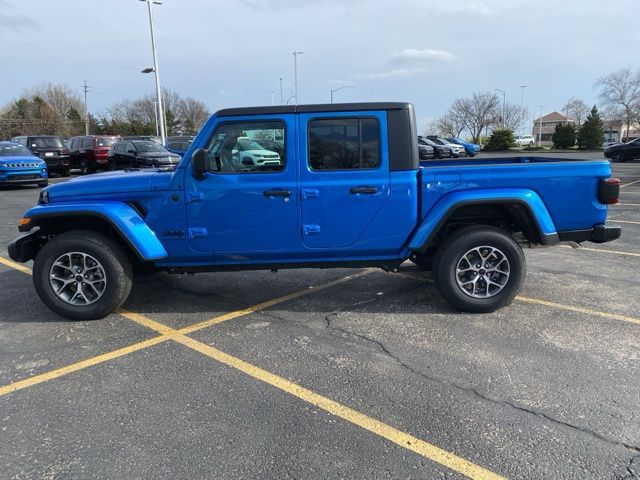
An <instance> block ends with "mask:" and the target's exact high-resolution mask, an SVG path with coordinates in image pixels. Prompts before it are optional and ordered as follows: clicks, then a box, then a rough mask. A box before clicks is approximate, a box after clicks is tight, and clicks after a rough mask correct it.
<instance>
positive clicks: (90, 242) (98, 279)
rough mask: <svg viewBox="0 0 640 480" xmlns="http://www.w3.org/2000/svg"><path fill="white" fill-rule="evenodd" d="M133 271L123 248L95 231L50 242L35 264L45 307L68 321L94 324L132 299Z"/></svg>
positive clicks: (40, 293) (41, 297)
mask: <svg viewBox="0 0 640 480" xmlns="http://www.w3.org/2000/svg"><path fill="white" fill-rule="evenodd" d="M132 276H133V275H132V269H131V263H130V262H129V259H128V258H127V256H126V255H125V254H124V252H123V251H122V249H121V248H120V247H119V246H118V245H117V244H116V243H115V242H114V241H113V240H111V239H110V238H109V237H107V236H105V235H103V234H101V233H99V232H95V231H80V230H78V231H73V232H67V233H63V234H61V235H58V236H57V237H54V238H53V239H52V240H49V241H48V242H47V243H46V244H45V245H44V246H43V247H42V249H41V250H40V251H39V252H38V255H37V256H36V259H35V261H34V265H33V284H34V286H35V289H36V292H37V294H38V296H39V297H40V299H41V300H42V302H43V303H44V304H45V305H46V306H47V307H49V308H50V309H51V310H53V311H54V312H55V313H57V314H58V315H60V316H62V317H65V318H68V319H69V320H95V319H98V318H104V317H106V316H107V315H109V314H110V313H112V312H113V311H114V310H116V309H117V308H118V307H119V306H120V305H122V304H123V303H124V301H125V300H126V299H127V297H128V296H129V292H130V291H131V284H132Z"/></svg>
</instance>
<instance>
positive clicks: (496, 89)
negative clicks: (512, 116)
mask: <svg viewBox="0 0 640 480" xmlns="http://www.w3.org/2000/svg"><path fill="white" fill-rule="evenodd" d="M494 90H495V91H496V92H500V93H502V122H501V123H502V128H504V125H505V118H504V106H505V103H506V101H507V94H506V93H505V91H504V90H500V89H499V88H494Z"/></svg>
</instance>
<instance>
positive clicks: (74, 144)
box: [69, 135, 119, 175]
mask: <svg viewBox="0 0 640 480" xmlns="http://www.w3.org/2000/svg"><path fill="white" fill-rule="evenodd" d="M118 140H119V137H116V136H109V135H86V136H82V137H73V138H71V139H69V154H70V155H71V168H79V169H80V173H82V174H83V175H85V174H87V173H93V172H96V171H98V170H106V169H107V165H108V158H107V156H108V155H109V150H110V149H111V146H112V145H113V144H114V143H116V142H117V141H118Z"/></svg>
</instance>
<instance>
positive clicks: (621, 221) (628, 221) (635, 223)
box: [615, 219, 640, 225]
mask: <svg viewBox="0 0 640 480" xmlns="http://www.w3.org/2000/svg"><path fill="white" fill-rule="evenodd" d="M615 223H630V224H632V225H640V222H632V221H631V220H618V219H616V220H615Z"/></svg>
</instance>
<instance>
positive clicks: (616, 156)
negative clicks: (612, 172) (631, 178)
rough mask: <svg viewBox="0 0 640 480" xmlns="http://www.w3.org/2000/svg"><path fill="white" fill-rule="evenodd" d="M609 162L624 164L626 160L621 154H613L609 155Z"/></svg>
mask: <svg viewBox="0 0 640 480" xmlns="http://www.w3.org/2000/svg"><path fill="white" fill-rule="evenodd" d="M611 161H612V162H614V163H617V162H625V161H626V158H624V153H622V152H613V153H612V154H611Z"/></svg>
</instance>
